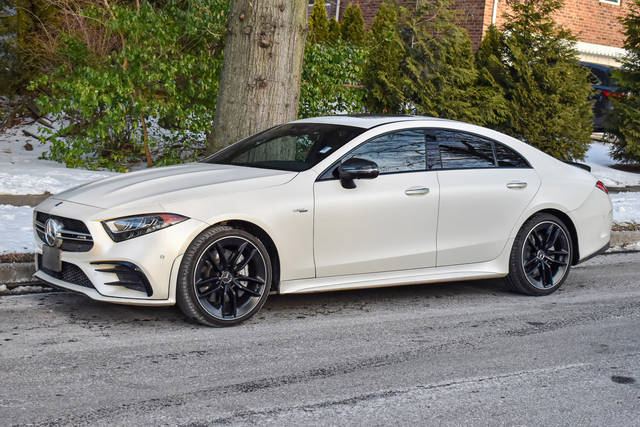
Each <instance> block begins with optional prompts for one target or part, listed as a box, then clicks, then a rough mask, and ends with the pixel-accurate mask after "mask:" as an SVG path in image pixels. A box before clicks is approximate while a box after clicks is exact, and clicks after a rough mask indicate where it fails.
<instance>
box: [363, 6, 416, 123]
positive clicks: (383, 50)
mask: <svg viewBox="0 0 640 427" xmlns="http://www.w3.org/2000/svg"><path fill="white" fill-rule="evenodd" d="M367 44H368V47H369V55H368V58H367V62H366V64H365V67H364V72H363V78H362V82H363V85H364V86H365V88H366V92H365V99H364V101H365V106H366V107H367V110H368V111H369V112H371V113H385V114H397V113H403V112H405V111H404V110H405V108H406V106H405V93H404V90H405V87H406V84H407V83H409V82H407V81H406V79H405V77H404V75H403V73H402V69H401V63H402V61H403V59H404V56H405V48H404V44H403V42H402V39H401V38H400V33H399V32H398V6H397V5H396V4H395V3H394V2H393V1H390V0H386V1H385V2H384V3H382V4H381V5H380V8H379V9H378V13H377V15H376V18H375V20H374V21H373V25H372V26H371V31H369V38H368V40H367Z"/></svg>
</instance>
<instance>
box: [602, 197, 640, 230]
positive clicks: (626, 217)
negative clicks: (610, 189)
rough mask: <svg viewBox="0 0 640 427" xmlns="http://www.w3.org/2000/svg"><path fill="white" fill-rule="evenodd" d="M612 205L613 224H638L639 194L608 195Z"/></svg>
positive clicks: (639, 214) (639, 217)
mask: <svg viewBox="0 0 640 427" xmlns="http://www.w3.org/2000/svg"><path fill="white" fill-rule="evenodd" d="M609 197H610V198H611V203H613V222H615V223H616V224H624V223H629V222H633V223H636V224H640V193H624V192H623V193H616V194H609Z"/></svg>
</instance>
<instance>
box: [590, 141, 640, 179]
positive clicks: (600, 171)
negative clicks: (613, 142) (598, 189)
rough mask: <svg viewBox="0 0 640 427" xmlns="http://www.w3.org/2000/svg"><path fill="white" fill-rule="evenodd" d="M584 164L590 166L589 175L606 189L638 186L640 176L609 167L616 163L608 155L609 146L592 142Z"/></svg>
mask: <svg viewBox="0 0 640 427" xmlns="http://www.w3.org/2000/svg"><path fill="white" fill-rule="evenodd" d="M584 160H585V163H586V164H587V165H589V166H591V173H592V174H593V175H594V176H595V177H596V178H598V179H599V180H600V181H602V183H603V184H604V185H606V186H607V187H626V186H632V185H640V174H637V173H632V172H624V171H620V170H617V169H613V168H611V167H610V166H611V165H613V164H615V163H616V161H615V160H613V159H612V158H611V156H610V155H609V146H608V145H607V144H603V143H601V142H593V143H592V144H591V147H590V148H589V151H587V154H586V155H585V158H584Z"/></svg>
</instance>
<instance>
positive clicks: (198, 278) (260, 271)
mask: <svg viewBox="0 0 640 427" xmlns="http://www.w3.org/2000/svg"><path fill="white" fill-rule="evenodd" d="M178 282H179V283H178V293H177V299H178V305H179V306H180V308H181V309H182V311H183V312H184V313H185V314H186V315H187V316H188V317H190V318H191V319H193V320H195V321H197V322H199V323H203V324H205V325H211V326H230V325H234V324H237V323H240V322H242V321H244V320H246V319H248V318H249V317H251V316H252V315H253V314H255V313H256V312H257V311H258V310H259V309H260V307H262V305H263V304H264V302H265V301H266V298H267V296H268V294H269V290H270V287H271V261H270V258H269V254H268V252H267V250H266V249H265V247H264V245H263V244H262V242H260V240H259V239H258V238H257V237H255V236H253V235H251V234H250V233H248V232H246V231H244V230H240V229H233V228H230V227H226V226H217V227H213V228H212V229H210V230H207V231H205V232H204V233H202V234H201V235H200V236H198V237H197V238H196V239H195V240H194V242H193V243H192V244H191V246H190V247H189V249H188V250H187V252H186V253H185V256H184V258H183V261H182V265H181V269H180V275H179V278H178Z"/></svg>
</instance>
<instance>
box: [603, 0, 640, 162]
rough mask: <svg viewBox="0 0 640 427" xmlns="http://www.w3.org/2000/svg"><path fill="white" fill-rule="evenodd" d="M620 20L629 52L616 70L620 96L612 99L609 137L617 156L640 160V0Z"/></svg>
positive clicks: (608, 125) (614, 75) (608, 129)
mask: <svg viewBox="0 0 640 427" xmlns="http://www.w3.org/2000/svg"><path fill="white" fill-rule="evenodd" d="M621 22H622V25H623V26H624V34H625V36H626V39H625V43H624V48H625V50H626V51H627V55H626V56H625V57H624V60H623V66H622V68H621V69H619V70H616V71H614V73H613V77H614V78H615V79H616V81H617V84H618V86H619V91H620V93H621V95H620V96H618V97H614V98H611V102H612V104H613V111H612V113H611V115H610V116H609V118H608V119H609V120H608V121H609V123H608V124H607V137H608V138H607V139H609V140H610V142H611V144H612V150H611V154H612V156H613V158H614V159H617V160H627V161H633V162H640V0H635V1H634V3H633V4H632V6H631V8H630V10H629V14H628V15H627V16H625V17H623V18H622V19H621Z"/></svg>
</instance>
